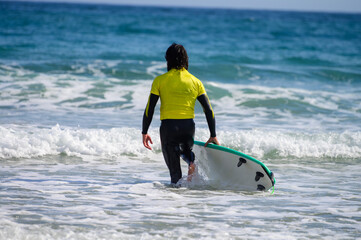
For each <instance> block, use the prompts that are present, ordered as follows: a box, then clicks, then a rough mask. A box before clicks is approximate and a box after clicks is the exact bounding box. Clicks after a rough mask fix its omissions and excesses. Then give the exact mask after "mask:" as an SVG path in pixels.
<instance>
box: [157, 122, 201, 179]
mask: <svg viewBox="0 0 361 240" xmlns="http://www.w3.org/2000/svg"><path fill="white" fill-rule="evenodd" d="M194 132H195V125H194V121H193V119H166V120H162V123H161V126H160V140H161V143H162V152H163V156H164V160H165V162H166V164H167V166H168V169H169V173H170V176H171V183H173V184H176V183H177V182H178V181H179V179H181V178H182V169H181V166H180V156H182V158H183V159H184V160H185V161H186V162H187V163H188V164H190V163H192V162H194V154H193V152H192V148H193V144H194V139H193V138H194Z"/></svg>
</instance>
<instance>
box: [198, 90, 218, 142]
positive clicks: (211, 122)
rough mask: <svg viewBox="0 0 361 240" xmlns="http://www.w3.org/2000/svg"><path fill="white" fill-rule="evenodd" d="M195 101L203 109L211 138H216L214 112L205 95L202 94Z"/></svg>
mask: <svg viewBox="0 0 361 240" xmlns="http://www.w3.org/2000/svg"><path fill="white" fill-rule="evenodd" d="M197 100H198V101H199V102H200V104H201V105H202V107H203V111H204V114H205V115H206V119H207V123H208V128H209V131H210V132H211V137H216V119H215V118H214V112H213V109H212V107H211V104H210V102H209V99H208V97H207V94H202V95H200V96H199V97H197Z"/></svg>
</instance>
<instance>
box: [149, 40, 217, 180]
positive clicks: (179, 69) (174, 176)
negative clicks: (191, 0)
mask: <svg viewBox="0 0 361 240" xmlns="http://www.w3.org/2000/svg"><path fill="white" fill-rule="evenodd" d="M165 58H166V60H167V69H168V72H167V73H165V74H163V75H160V76H158V77H156V78H155V79H154V81H153V84H152V88H151V91H150V96H149V99H148V103H147V106H146V108H145V111H144V115H143V129H142V135H143V145H144V146H145V147H146V148H148V149H150V150H151V149H152V148H151V146H150V145H149V144H150V143H151V144H153V142H152V139H151V137H150V136H149V135H148V133H147V132H148V129H149V126H150V123H151V121H152V118H153V114H154V108H155V106H156V104H157V102H158V99H159V98H160V101H161V105H160V120H161V126H160V140H161V144H162V152H163V156H164V160H165V162H166V164H167V166H168V169H169V173H170V177H171V183H172V185H174V186H176V184H177V182H178V181H179V180H180V179H181V178H182V170H181V166H180V157H182V158H183V160H184V161H186V162H187V163H188V181H191V179H192V174H193V173H194V170H195V164H194V153H193V152H192V148H193V144H194V139H193V138H194V132H195V124H194V120H193V119H194V105H195V102H196V99H197V100H198V101H199V102H200V104H201V105H202V107H203V110H204V113H205V115H206V119H207V123H208V127H209V131H210V138H209V139H208V141H207V142H206V144H205V146H207V144H208V143H215V144H217V145H219V142H218V140H217V137H216V122H215V117H214V112H213V110H212V107H211V104H210V102H209V99H208V96H207V94H206V91H205V89H204V86H203V84H202V82H201V81H200V80H199V79H197V78H196V77H194V76H193V75H192V74H190V73H189V72H188V55H187V51H186V50H185V48H184V47H183V46H182V45H180V44H176V43H173V44H172V45H171V46H170V47H169V48H168V50H167V52H166V55H165Z"/></svg>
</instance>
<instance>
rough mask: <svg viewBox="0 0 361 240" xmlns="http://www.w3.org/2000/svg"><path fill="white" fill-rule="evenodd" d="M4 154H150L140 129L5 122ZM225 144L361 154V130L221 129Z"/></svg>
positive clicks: (200, 132)
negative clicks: (29, 125)
mask: <svg viewBox="0 0 361 240" xmlns="http://www.w3.org/2000/svg"><path fill="white" fill-rule="evenodd" d="M150 134H151V135H152V138H153V141H154V149H155V150H156V152H159V151H160V146H159V135H158V131H157V130H156V129H152V130H151V131H150ZM208 134H209V133H208V130H207V129H203V128H198V129H197V132H196V140H203V141H206V140H207V138H208ZM0 135H1V136H2V137H1V139H0V157H1V158H30V157H34V156H45V155H58V154H61V153H65V154H67V155H70V156H104V157H110V158H112V157H118V156H121V155H133V156H138V157H141V156H145V155H146V154H150V151H146V150H145V148H144V147H143V146H142V143H141V139H140V132H139V129H135V128H113V129H107V130H104V129H80V128H69V127H65V128H62V127H60V126H59V125H56V126H54V127H52V128H50V129H48V128H36V127H21V126H16V125H9V126H5V127H4V126H0ZM218 138H219V140H220V141H221V143H222V145H224V146H227V147H230V148H233V149H236V150H239V151H242V152H244V153H246V154H249V155H252V156H255V157H257V158H260V159H262V158H271V159H277V158H289V157H292V158H340V159H342V158H351V159H352V158H355V159H356V158H360V157H361V132H343V133H334V132H330V133H300V132H281V131H267V130H266V131H265V130H260V129H254V130H243V131H232V132H231V131H219V133H218Z"/></svg>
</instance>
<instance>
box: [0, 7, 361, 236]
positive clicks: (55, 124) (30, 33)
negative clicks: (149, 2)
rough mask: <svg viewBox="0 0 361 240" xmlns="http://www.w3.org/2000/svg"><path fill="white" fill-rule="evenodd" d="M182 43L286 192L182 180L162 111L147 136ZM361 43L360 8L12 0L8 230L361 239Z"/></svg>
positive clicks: (5, 66)
mask: <svg viewBox="0 0 361 240" xmlns="http://www.w3.org/2000/svg"><path fill="white" fill-rule="evenodd" d="M172 42H178V43H181V44H183V45H184V46H185V47H186V49H187V51H188V55H189V63H190V67H189V71H190V72H191V73H192V74H194V75H195V76H197V77H198V78H199V79H200V80H201V81H202V82H203V83H204V85H205V88H206V90H207V92H208V95H209V97H210V99H211V103H212V106H213V109H214V111H215V115H216V120H217V133H218V138H219V140H220V142H221V144H222V145H224V146H226V147H230V148H233V149H236V150H238V151H241V152H244V153H246V154H248V155H251V156H253V157H255V158H257V159H259V160H261V161H262V162H264V163H265V164H266V165H267V167H268V168H269V169H270V170H271V171H273V172H274V174H275V177H276V180H277V183H276V188H275V193H274V194H271V193H270V192H264V193H263V192H245V191H242V189H238V188H237V184H236V183H235V185H234V188H233V189H227V190H225V189H222V188H221V187H214V186H210V185H209V184H208V180H209V179H210V178H211V176H205V175H204V174H202V169H198V176H196V178H195V180H194V182H193V183H192V184H188V185H185V186H184V187H182V188H180V189H173V188H170V187H168V183H169V174H168V171H167V168H166V165H165V163H164V160H163V157H162V154H161V150H160V145H159V134H158V127H159V123H160V121H159V106H158V109H157V110H156V113H155V117H154V120H153V122H152V126H151V129H150V133H151V136H152V138H153V141H154V144H153V146H154V151H152V152H151V151H148V150H146V149H145V148H144V147H143V146H142V144H141V134H140V131H141V120H142V114H143V111H144V108H145V104H146V101H147V98H148V94H149V91H150V86H151V83H152V80H153V79H154V77H155V76H157V75H159V74H162V73H164V72H165V71H166V63H165V59H164V54H165V51H166V49H167V47H168V46H169V45H170V44H171V43H172ZM360 43H361V15H360V14H337V13H308V12H277V11H248V10H225V9H223V10H222V9H191V8H166V7H132V6H112V5H86V4H48V3H21V2H0V166H1V167H0V209H1V211H0V239H178V238H179V239H194V238H199V239H259V238H264V239H310V238H314V239H330V238H332V239H356V238H359V237H361V227H360V222H361V208H360V204H361V201H360V195H361V188H360V185H359V183H360V182H361V177H360V175H359V172H360V171H361V165H360V164H361V124H360V119H361V70H360V69H361V57H360V56H361V47H360V46H361V44H360ZM195 120H196V127H197V130H196V139H197V140H200V141H205V140H207V137H208V135H209V133H208V130H207V125H206V121H205V117H204V114H203V112H202V110H201V107H200V106H199V105H198V104H197V105H196V119H195ZM183 167H184V170H186V166H185V164H184V165H183ZM214 171H216V169H214ZM184 172H186V171H184Z"/></svg>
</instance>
